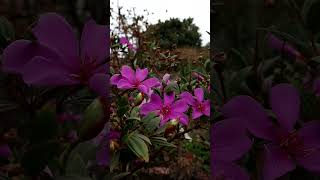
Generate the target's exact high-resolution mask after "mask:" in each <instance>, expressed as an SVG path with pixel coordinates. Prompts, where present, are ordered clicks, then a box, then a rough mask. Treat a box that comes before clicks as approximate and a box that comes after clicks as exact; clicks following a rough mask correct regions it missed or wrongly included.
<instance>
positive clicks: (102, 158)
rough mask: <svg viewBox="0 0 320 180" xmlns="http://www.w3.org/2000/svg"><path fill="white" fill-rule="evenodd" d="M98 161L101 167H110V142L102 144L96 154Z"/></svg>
mask: <svg viewBox="0 0 320 180" xmlns="http://www.w3.org/2000/svg"><path fill="white" fill-rule="evenodd" d="M96 161H97V163H98V165H100V166H108V165H109V162H110V156H109V143H108V141H104V142H102V144H101V145H100V147H99V149H98V150H97V154H96Z"/></svg>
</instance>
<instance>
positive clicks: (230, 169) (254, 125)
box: [211, 84, 320, 180]
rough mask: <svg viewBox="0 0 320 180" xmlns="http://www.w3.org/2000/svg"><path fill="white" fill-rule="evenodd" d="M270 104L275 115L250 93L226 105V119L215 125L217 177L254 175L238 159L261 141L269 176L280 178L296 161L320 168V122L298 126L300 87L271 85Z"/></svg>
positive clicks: (242, 179) (214, 170) (311, 168)
mask: <svg viewBox="0 0 320 180" xmlns="http://www.w3.org/2000/svg"><path fill="white" fill-rule="evenodd" d="M270 105H271V109H272V112H273V116H269V114H267V113H266V111H265V109H264V108H263V106H262V105H261V104H259V103H258V102H257V101H256V100H254V99H253V98H251V97H249V96H236V97H234V98H233V99H231V100H230V101H229V102H228V103H226V104H225V105H224V106H223V107H222V108H221V112H222V114H223V116H224V117H226V118H227V119H224V120H222V121H219V122H217V123H215V124H214V125H213V127H212V129H211V142H212V143H211V144H212V149H211V151H212V152H211V162H212V165H211V168H212V170H211V172H212V173H213V176H214V177H213V179H219V178H222V179H224V178H227V179H237V180H249V179H250V178H249V177H250V175H249V174H248V173H247V172H246V171H245V170H244V169H242V168H241V167H240V166H239V165H238V164H237V163H236V161H237V160H239V159H240V158H241V157H243V156H244V155H245V154H247V153H248V152H249V150H250V149H251V147H252V145H253V143H254V142H260V141H261V144H260V143H259V144H260V145H262V146H261V147H262V149H263V153H262V154H263V163H262V175H261V176H262V177H263V179H264V180H274V179H277V178H279V177H281V176H283V175H285V174H286V173H288V172H289V171H291V170H294V169H295V167H296V166H300V167H304V168H305V169H307V170H309V171H311V172H320V121H309V122H306V123H303V124H301V123H299V125H297V122H300V121H298V120H299V114H300V97H299V92H298V90H297V89H295V87H293V86H292V85H290V84H278V85H276V86H274V87H272V88H271V92H270ZM271 119H277V121H272V120H271ZM274 122H277V123H274ZM297 129H298V130H297ZM258 168H259V167H258Z"/></svg>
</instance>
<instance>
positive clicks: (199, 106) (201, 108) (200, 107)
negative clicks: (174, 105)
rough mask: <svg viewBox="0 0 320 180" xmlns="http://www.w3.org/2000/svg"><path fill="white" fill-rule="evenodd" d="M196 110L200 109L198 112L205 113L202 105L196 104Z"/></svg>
mask: <svg viewBox="0 0 320 180" xmlns="http://www.w3.org/2000/svg"><path fill="white" fill-rule="evenodd" d="M196 108H197V109H198V111H200V112H203V111H204V105H203V104H202V103H200V102H199V103H197V104H196Z"/></svg>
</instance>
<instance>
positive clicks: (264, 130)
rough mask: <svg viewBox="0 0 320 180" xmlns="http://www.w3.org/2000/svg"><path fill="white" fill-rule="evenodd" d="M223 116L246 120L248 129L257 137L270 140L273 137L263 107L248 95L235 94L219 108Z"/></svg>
mask: <svg viewBox="0 0 320 180" xmlns="http://www.w3.org/2000/svg"><path fill="white" fill-rule="evenodd" d="M221 111H222V113H223V115H224V116H225V117H228V118H229V117H234V118H241V119H244V120H246V122H244V123H245V124H246V125H247V128H248V130H249V131H250V132H251V133H252V134H254V135H255V136H257V137H260V138H264V139H268V140H271V139H273V138H274V136H273V135H272V131H270V128H271V127H272V123H271V122H270V121H269V119H268V116H267V114H266V112H265V111H264V109H263V107H262V106H261V105H260V104H259V103H258V102H257V101H255V100H254V99H252V98H251V97H249V96H236V97H234V98H232V99H231V100H230V101H229V102H228V103H226V104H225V105H224V106H223V107H222V109H221Z"/></svg>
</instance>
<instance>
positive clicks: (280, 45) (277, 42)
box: [267, 33, 304, 60]
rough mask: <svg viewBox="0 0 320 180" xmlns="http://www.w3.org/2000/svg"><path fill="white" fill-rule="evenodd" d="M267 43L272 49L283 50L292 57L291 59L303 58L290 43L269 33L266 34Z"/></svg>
mask: <svg viewBox="0 0 320 180" xmlns="http://www.w3.org/2000/svg"><path fill="white" fill-rule="evenodd" d="M267 43H268V45H269V46H270V47H271V48H273V49H274V50H277V51H278V52H283V53H285V54H286V55H288V57H289V58H293V59H296V58H297V59H299V60H304V57H303V56H302V54H301V53H300V52H299V51H298V50H296V49H295V48H293V47H292V46H291V45H290V44H288V43H287V42H285V41H283V40H281V39H279V38H278V37H276V36H275V35H273V34H271V33H269V34H268V37H267Z"/></svg>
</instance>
